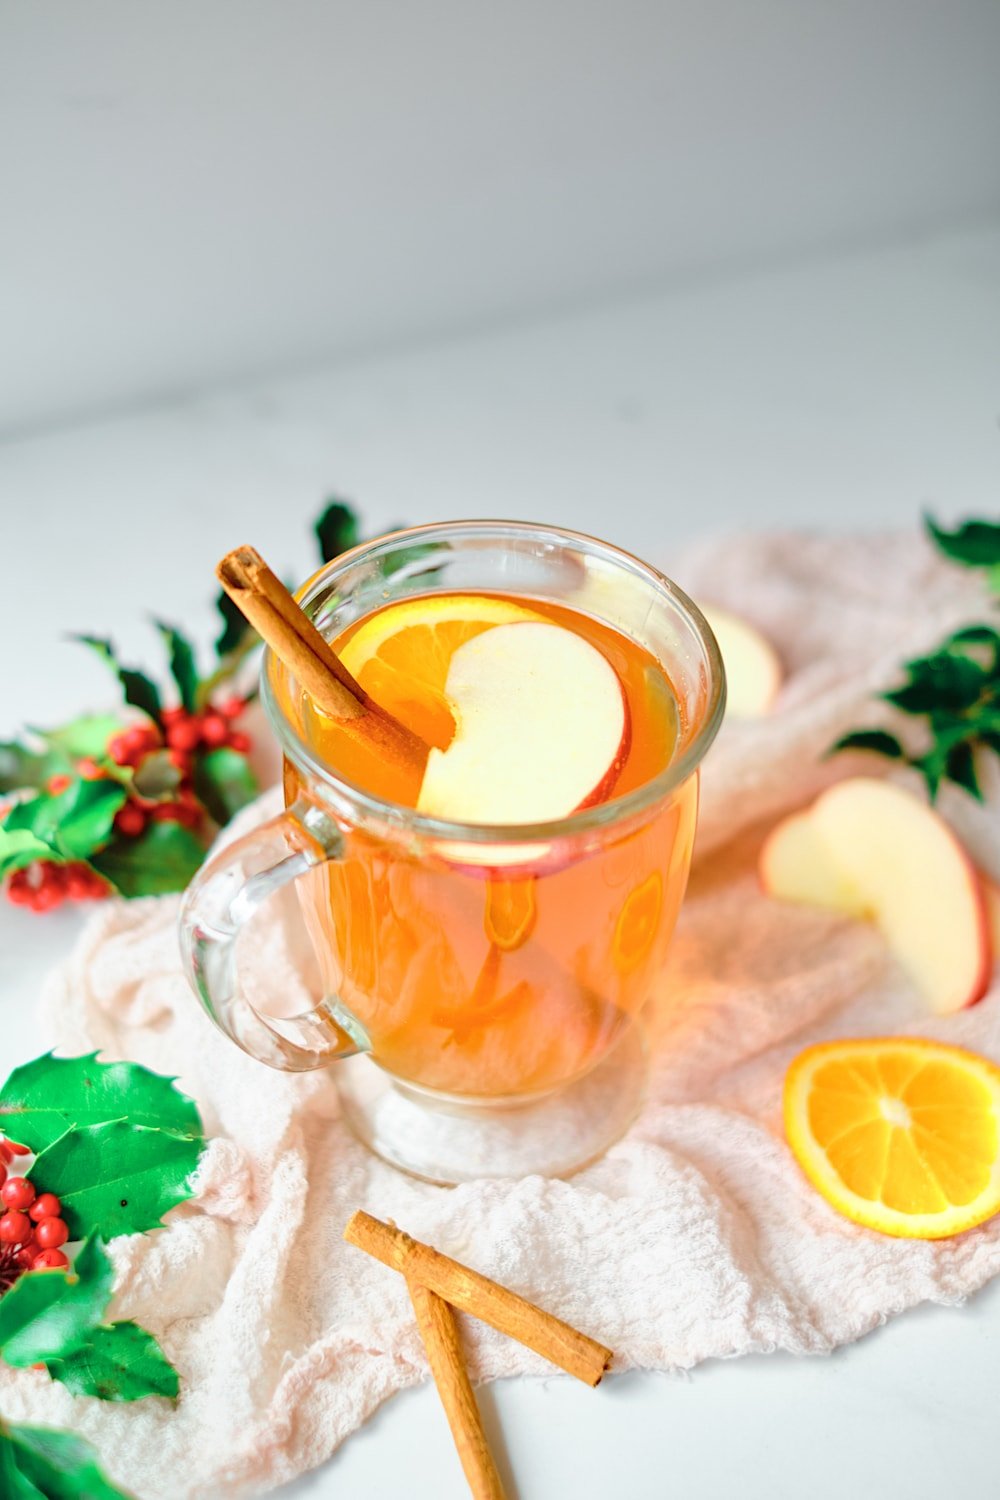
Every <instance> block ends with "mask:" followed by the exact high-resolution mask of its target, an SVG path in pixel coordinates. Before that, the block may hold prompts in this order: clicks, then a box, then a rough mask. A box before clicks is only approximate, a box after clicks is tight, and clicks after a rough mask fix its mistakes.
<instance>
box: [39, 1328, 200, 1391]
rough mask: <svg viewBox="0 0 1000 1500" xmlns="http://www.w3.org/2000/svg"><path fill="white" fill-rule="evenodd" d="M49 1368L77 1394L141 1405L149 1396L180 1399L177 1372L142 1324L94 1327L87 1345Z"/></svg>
mask: <svg viewBox="0 0 1000 1500" xmlns="http://www.w3.org/2000/svg"><path fill="white" fill-rule="evenodd" d="M46 1369H47V1370H48V1372H49V1374H50V1375H51V1376H52V1379H53V1380H58V1381H59V1382H60V1383H61V1384H62V1385H64V1386H65V1387H66V1388H67V1390H69V1391H71V1392H72V1393H73V1395H74V1396H96V1397H97V1399H98V1400H99V1401H141V1400H142V1399H143V1397H144V1396H165V1397H166V1398H167V1399H168V1400H170V1401H175V1400H176V1399H177V1392H178V1389H179V1381H178V1378H177V1371H176V1370H175V1369H174V1367H173V1365H172V1364H171V1363H170V1361H169V1360H168V1359H167V1357H166V1355H165V1354H164V1352H163V1350H162V1349H161V1348H160V1346H159V1344H158V1343H157V1342H156V1340H155V1339H154V1337H153V1335H152V1334H151V1333H147V1331H146V1329H145V1328H140V1327H139V1325H138V1323H132V1322H125V1323H112V1324H110V1325H105V1326H103V1327H100V1328H94V1329H92V1330H91V1331H90V1333H89V1334H88V1336H87V1339H86V1342H85V1343H84V1344H82V1345H81V1346H80V1348H79V1349H75V1350H74V1351H73V1352H72V1353H70V1354H67V1355H66V1356H65V1357H64V1358H62V1359H54V1360H47V1361H46Z"/></svg>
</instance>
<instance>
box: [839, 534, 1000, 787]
mask: <svg viewBox="0 0 1000 1500" xmlns="http://www.w3.org/2000/svg"><path fill="white" fill-rule="evenodd" d="M925 525H926V529H927V532H928V535H929V536H930V537H931V539H932V540H933V542H934V543H935V545H936V546H937V547H938V549H939V550H940V551H941V552H942V553H944V555H945V556H946V557H948V558H950V559H951V560H952V561H953V562H957V563H960V564H962V565H963V566H964V567H967V568H975V569H980V570H982V571H983V573H984V576H985V579H986V582H987V585H988V587H989V588H990V589H991V590H992V591H993V592H995V593H1000V522H994V521H984V520H970V521H965V522H963V523H962V524H960V525H959V526H958V527H956V528H955V530H954V531H948V530H947V529H945V528H944V527H942V526H940V525H938V523H937V522H936V521H934V519H933V518H932V517H930V516H928V517H927V518H926V520H925ZM903 672H904V673H905V679H906V680H905V681H904V682H902V683H900V684H899V686H897V687H893V688H890V689H889V690H888V691H887V692H884V693H882V694H880V695H879V696H880V697H881V698H882V700H883V701H884V702H886V703H889V704H891V705H892V707H893V708H895V709H896V710H897V711H898V712H900V713H902V714H905V715H907V717H908V718H909V720H910V721H912V722H913V724H914V726H915V733H914V734H912V735H910V736H907V738H908V739H909V740H910V741H911V746H913V747H912V748H908V746H907V744H905V743H904V740H903V739H901V738H900V737H899V736H898V735H896V734H894V733H892V732H891V731H889V730H887V729H856V730H852V731H851V733H849V734H845V735H843V736H842V737H841V738H840V739H839V740H837V742H836V743H835V744H834V745H833V747H832V751H834V752H836V751H840V750H870V751H873V752H874V753H875V754H877V755H882V756H884V757H886V758H887V759H889V760H895V761H899V762H901V763H903V764H905V765H909V766H912V767H913V768H914V769H915V770H916V771H918V772H919V773H920V775H921V776H922V777H923V779H924V782H925V784H926V787H927V792H928V795H929V797H930V800H931V801H932V802H933V801H934V800H935V799H936V797H937V794H938V792H939V790H940V788H941V785H942V783H944V782H946V781H950V782H953V783H954V784H955V785H956V786H959V787H961V788H962V789H963V790H964V791H966V792H968V793H969V794H970V796H972V797H975V798H977V800H979V801H981V800H982V796H983V793H982V788H981V786H980V784H979V776H978V772H977V768H976V757H977V753H978V752H980V751H983V750H985V751H992V752H993V753H994V754H997V755H1000V630H998V629H997V627H996V626H995V625H993V624H990V623H982V624H974V625H968V626H966V627H965V628H964V629H962V630H956V631H955V632H954V633H953V634H952V635H949V636H948V637H947V639H945V640H944V641H942V642H941V644H940V645H939V646H938V647H936V648H935V650H934V651H932V652H930V653H928V654H927V655H926V656H918V657H914V658H913V659H912V660H911V661H907V662H904V663H903ZM917 725H919V726H920V727H919V729H916V726H917Z"/></svg>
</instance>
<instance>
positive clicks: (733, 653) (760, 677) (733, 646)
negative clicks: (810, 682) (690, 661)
mask: <svg viewBox="0 0 1000 1500" xmlns="http://www.w3.org/2000/svg"><path fill="white" fill-rule="evenodd" d="M701 612H702V614H703V615H704V616H705V619H706V620H707V621H708V623H709V625H711V627H712V631H713V634H714V635H715V638H716V640H717V641H718V643H719V650H720V651H721V652H722V661H723V665H724V666H725V669H726V709H727V712H728V713H729V714H730V715H731V716H732V718H734V719H759V718H761V717H762V716H763V715H764V714H766V713H767V712H768V710H769V709H770V707H771V705H772V704H773V703H774V700H775V698H776V697H777V696H778V689H779V688H780V686H781V680H782V677H783V676H784V674H783V672H782V670H781V662H780V661H779V660H778V654H777V652H776V651H775V649H774V647H773V646H772V645H771V643H770V641H768V640H765V638H764V636H762V635H761V633H760V631H759V630H756V629H755V628H754V626H753V625H750V624H748V623H747V621H746V620H741V619H740V618H739V616H737V615H731V614H730V613H729V611H728V610H727V609H719V608H717V607H716V605H714V604H703V605H702V606H701Z"/></svg>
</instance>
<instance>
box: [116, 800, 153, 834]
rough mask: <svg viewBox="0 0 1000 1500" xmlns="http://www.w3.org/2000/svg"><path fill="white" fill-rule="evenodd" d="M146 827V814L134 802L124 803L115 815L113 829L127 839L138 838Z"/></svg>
mask: <svg viewBox="0 0 1000 1500" xmlns="http://www.w3.org/2000/svg"><path fill="white" fill-rule="evenodd" d="M145 826H146V814H145V813H144V812H143V810H142V808H141V807H140V806H139V805H138V803H136V802H126V803H124V805H123V806H122V807H120V808H119V809H118V811H117V812H116V813H115V829H116V831H117V832H118V833H120V834H123V835H124V837H125V838H127V839H134V838H138V836H139V834H140V833H141V832H142V830H143V829H144V828H145Z"/></svg>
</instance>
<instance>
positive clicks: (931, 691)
mask: <svg viewBox="0 0 1000 1500" xmlns="http://www.w3.org/2000/svg"><path fill="white" fill-rule="evenodd" d="M905 670H906V674H907V677H908V681H907V682H906V683H905V684H904V685H903V686H902V687H899V688H891V689H890V690H889V691H888V692H886V693H883V694H882V695H881V696H882V698H883V699H884V700H885V701H886V702H887V703H893V704H895V706H896V707H897V708H901V709H903V711H904V712H905V713H908V714H926V713H931V712H934V711H936V710H940V709H964V708H971V707H972V705H973V704H974V703H976V702H977V701H978V699H979V698H980V696H981V695H982V692H983V689H984V687H985V685H986V683H987V681H988V678H989V673H988V671H987V670H986V668H984V667H983V666H982V665H981V664H980V663H979V662H977V661H975V660H974V659H973V658H972V657H970V656H965V655H959V654H956V653H954V652H951V651H940V652H938V653H936V654H935V655H934V656H924V657H918V658H917V660H916V661H910V662H907V663H906V667H905Z"/></svg>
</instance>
